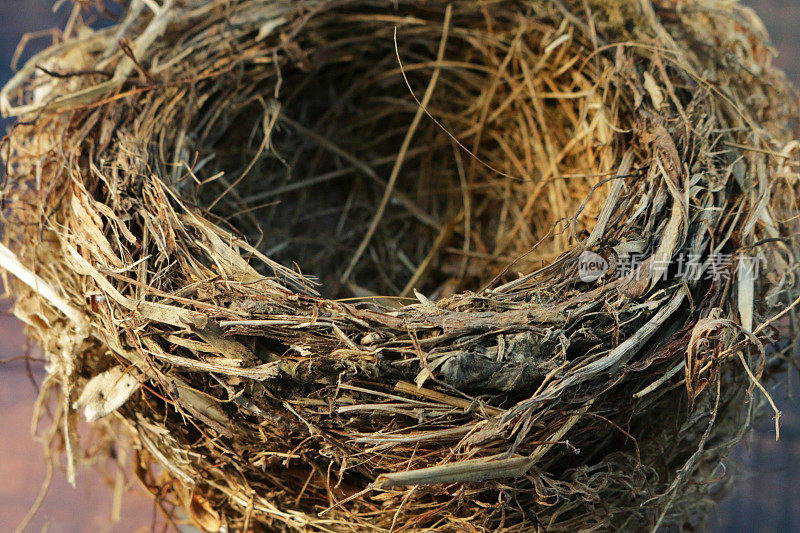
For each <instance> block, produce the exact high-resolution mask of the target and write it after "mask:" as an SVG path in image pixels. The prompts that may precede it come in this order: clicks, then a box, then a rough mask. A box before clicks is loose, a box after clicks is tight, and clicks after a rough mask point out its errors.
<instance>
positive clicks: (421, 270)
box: [196, 25, 614, 299]
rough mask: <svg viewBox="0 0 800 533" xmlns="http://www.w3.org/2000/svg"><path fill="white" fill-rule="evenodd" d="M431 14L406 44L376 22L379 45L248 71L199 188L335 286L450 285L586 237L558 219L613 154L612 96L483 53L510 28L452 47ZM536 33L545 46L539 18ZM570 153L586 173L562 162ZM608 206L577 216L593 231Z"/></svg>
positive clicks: (200, 195) (488, 277)
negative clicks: (583, 91) (607, 101)
mask: <svg viewBox="0 0 800 533" xmlns="http://www.w3.org/2000/svg"><path fill="white" fill-rule="evenodd" d="M426 31H429V32H430V34H426V33H425V32H421V33H420V35H417V36H415V37H414V38H410V39H408V40H407V41H408V42H406V43H404V44H403V45H402V48H401V49H400V50H399V51H398V53H397V54H396V53H395V48H394V41H393V40H392V37H391V35H390V34H389V33H388V32H384V33H385V35H383V36H381V37H380V38H378V37H377V36H375V35H372V36H371V38H368V39H366V40H365V43H367V44H368V45H369V46H368V48H367V49H364V48H361V45H362V44H364V43H361V44H358V43H355V44H353V43H349V42H348V44H347V45H346V46H341V47H339V48H337V46H335V45H329V46H328V47H327V48H326V47H322V51H318V52H317V54H316V56H318V57H322V58H323V59H318V61H319V63H320V64H319V65H314V66H313V68H310V67H309V66H307V65H302V64H295V63H294V62H289V63H288V64H287V66H285V67H282V69H281V72H280V77H279V81H276V80H275V79H274V78H273V77H267V78H266V81H261V82H259V83H253V84H252V85H251V86H247V85H246V84H240V86H245V87H247V88H245V89H242V90H240V91H238V92H237V94H235V95H233V96H231V97H230V99H229V101H226V102H225V103H223V104H218V103H214V104H211V107H210V108H209V110H208V113H209V114H213V115H214V116H215V117H216V122H215V123H214V126H213V128H212V127H209V125H206V127H205V131H206V132H207V133H206V134H205V135H204V136H203V138H202V139H201V141H200V142H199V143H198V152H199V157H198V159H199V160H203V159H204V158H208V161H209V162H208V164H207V165H206V167H205V169H204V170H203V172H202V173H200V174H199V177H200V179H201V181H203V180H206V181H207V183H205V184H204V185H202V186H200V187H199V188H198V190H197V192H196V196H197V199H196V202H197V204H199V205H200V206H204V207H206V208H208V209H209V210H210V212H211V213H212V214H213V215H214V216H215V217H217V220H218V221H220V223H221V224H222V225H223V227H226V226H227V227H228V228H232V229H233V230H234V231H235V232H236V233H238V234H240V235H242V236H243V237H244V238H245V239H246V240H247V241H248V242H250V243H252V244H254V245H256V246H257V248H258V249H259V251H261V252H262V253H264V254H265V255H266V256H268V257H270V258H271V259H273V260H275V261H277V262H279V263H281V264H283V265H285V266H287V267H289V268H292V269H294V270H296V271H299V272H302V273H303V274H304V275H306V276H310V277H312V278H316V279H317V280H318V281H319V282H320V284H321V292H322V294H324V295H325V296H326V297H331V298H342V297H378V296H380V297H396V296H403V297H409V296H410V297H413V290H414V289H417V290H419V291H420V292H422V293H423V294H425V295H426V296H428V297H429V298H432V299H437V298H444V297H447V296H450V295H452V294H455V293H457V292H461V291H464V290H475V291H477V290H480V289H481V288H483V287H484V286H485V285H486V284H487V283H489V282H491V281H492V280H495V279H496V278H498V277H499V278H501V279H504V280H509V279H513V278H514V277H516V275H518V274H519V273H523V272H525V273H526V272H530V271H532V270H535V269H536V268H538V267H541V266H543V265H544V264H546V263H547V262H548V261H550V260H552V259H554V258H555V257H557V256H558V255H559V254H560V253H561V252H563V251H564V250H566V249H567V247H568V246H569V245H570V244H571V241H570V237H569V236H568V235H567V234H568V233H569V232H568V231H567V228H566V225H565V224H561V225H559V224H557V222H559V221H562V222H563V221H564V220H565V219H566V218H569V217H572V216H573V215H574V214H575V212H576V209H577V208H578V206H579V205H580V203H581V202H582V201H583V200H584V199H585V198H586V195H587V194H588V192H589V191H590V190H591V187H592V186H593V185H594V184H596V183H597V181H599V178H598V177H597V176H598V175H602V173H603V172H607V171H608V168H606V167H607V166H608V162H610V161H613V160H614V158H613V157H606V155H604V154H600V153H599V152H601V151H602V150H604V149H605V148H603V147H606V148H611V147H612V144H613V143H611V142H610V141H609V140H608V139H603V140H602V144H601V145H600V146H601V147H600V148H597V146H595V145H597V144H598V139H597V138H596V137H599V136H600V135H599V134H598V131H599V129H601V127H602V121H601V120H598V117H597V116H594V117H593V116H592V113H595V114H597V113H603V112H604V111H603V109H604V108H603V106H599V107H598V104H597V102H594V101H589V98H588V97H586V98H584V97H583V96H581V97H580V98H570V99H568V100H567V101H565V102H561V101H558V100H557V99H553V98H552V97H548V96H546V95H547V94H551V93H552V90H553V89H554V88H555V89H557V88H558V83H560V82H561V81H564V82H565V83H566V85H567V86H569V87H572V88H573V89H574V86H575V81H574V80H559V79H557V78H556V79H554V80H549V81H547V83H548V84H549V85H547V86H545V85H544V83H545V82H542V81H540V80H538V79H537V80H532V79H531V77H532V76H533V75H532V74H531V72H530V71H528V70H526V69H527V67H525V66H520V65H521V63H520V64H517V65H511V66H508V67H505V68H506V70H507V72H504V73H503V74H502V76H498V75H496V73H494V72H492V71H491V70H483V71H481V70H477V69H474V68H471V67H469V65H470V64H472V63H474V64H487V63H486V61H487V59H486V58H485V57H483V56H486V55H490V56H492V58H493V61H494V59H497V57H503V55H505V54H508V53H510V52H509V50H508V49H506V48H504V46H505V44H504V43H503V41H501V40H497V39H492V40H488V37H487V42H486V43H482V42H481V41H480V38H481V36H480V35H478V36H472V37H471V38H472V39H473V40H474V41H475V42H479V43H481V45H480V46H476V47H475V48H474V49H472V48H470V47H469V46H462V51H461V52H460V54H461V57H457V58H453V57H448V58H447V60H446V61H443V62H442V61H437V46H438V43H439V39H440V37H441V35H440V34H441V26H436V25H434V26H431V28H430V29H429V30H426ZM373 32H374V29H373ZM354 34H355V35H358V34H359V32H357V31H355V30H351V32H350V33H349V34H348V35H354ZM529 37H530V39H531V43H530V46H531V47H532V48H534V49H535V48H537V47H538V46H540V45H541V43H540V42H539V41H538V39H539V36H537V34H536V32H531V34H530V36H529ZM453 48H454V49H456V48H458V46H456V45H453ZM464 50H465V51H464ZM528 53H530V52H528ZM398 55H399V56H401V57H402V61H403V62H404V64H401V63H400V61H399V60H398ZM520 61H522V59H521V60H520ZM525 61H530V58H525ZM301 63H302V62H301ZM494 63H497V61H494ZM437 64H439V65H444V66H442V67H440V68H439V69H438V73H435V71H436V65H437ZM464 65H467V66H464ZM248 75H250V74H249V73H245V74H244V75H243V76H248ZM554 76H560V74H558V73H556V74H554ZM587 76H589V74H587ZM434 78H437V82H436V85H435V87H434V88H433V89H431V90H432V93H431V95H432V96H431V99H430V101H429V102H428V104H427V105H426V106H425V107H424V113H423V108H422V106H421V104H420V101H421V100H423V99H424V96H423V94H424V93H425V91H426V89H428V88H429V84H431V83H432V79H434ZM256 79H258V77H257V76H256ZM276 83H277V88H276V87H275V85H274V84H276ZM534 84H541V95H543V96H536V95H538V94H540V93H539V91H540V87H539V85H534ZM548 88H549V89H548ZM544 89H548V90H549V91H550V92H545V90H544ZM412 91H413V94H412ZM276 94H277V95H278V97H277V98H275V95H276ZM531 94H533V95H534V97H535V98H541V100H540V101H536V102H532V101H531V100H532V99H533V98H532V97H531ZM579 96H580V95H579ZM215 106H216V108H214V107H215ZM613 108H614V105H613V104H612V105H610V106H609V107H608V109H606V110H605V112H606V113H608V112H609V111H611V112H613ZM598 109H599V111H598ZM415 115H420V116H419V117H417V118H418V119H419V121H418V126H417V127H413V126H412V124H413V123H414V121H415ZM534 115H535V116H534ZM600 118H603V117H600ZM598 124H600V125H599V126H598ZM587 131H588V132H589V133H588V135H587V134H586V132H587ZM578 133H579V137H578V138H577V139H576V134H578ZM603 135H604V136H606V137H609V134H608V133H604V134H603ZM407 138H410V141H408V140H407ZM583 138H585V140H583ZM576 141H578V142H576ZM404 143H407V145H406V149H403V148H402V147H403V146H404ZM613 151H614V148H611V150H609V152H613ZM563 169H569V170H570V171H573V172H574V173H575V174H577V175H586V176H589V177H588V178H581V179H564V178H563V176H559V175H558V174H559V172H560V171H562V170H563ZM395 174H396V182H394V183H393V186H392V187H391V191H392V192H391V194H390V195H389V197H388V202H387V203H386V205H385V208H383V209H381V203H382V198H383V196H384V194H386V191H387V188H389V183H391V182H392V176H393V175H395ZM602 197H603V194H602V192H599V193H597V194H595V195H594V198H593V202H596V203H597V204H599V203H600V202H601V201H602ZM593 212H596V209H595V210H594V211H593V206H591V205H590V206H588V208H586V209H585V212H584V214H583V215H582V217H583V218H581V219H580V220H579V221H578V222H579V226H582V227H583V228H584V231H585V227H586V220H591V218H592V216H593ZM373 226H374V227H373ZM371 228H372V229H371ZM579 229H580V228H579ZM542 241H547V242H545V243H544V245H542V246H537V245H538V244H541V243H542ZM534 248H536V250H535V253H531V251H532V250H534ZM509 267H511V268H509Z"/></svg>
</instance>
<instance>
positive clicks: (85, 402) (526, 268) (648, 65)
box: [0, 0, 800, 531]
mask: <svg viewBox="0 0 800 533" xmlns="http://www.w3.org/2000/svg"><path fill="white" fill-rule="evenodd" d="M87 9H88V8H86V6H85V3H83V2H81V3H76V4H75V6H74V11H73V16H72V17H71V18H70V23H69V26H68V27H67V29H66V30H65V31H64V33H63V38H62V39H60V40H59V42H58V43H57V44H55V45H53V46H51V47H49V48H47V49H46V50H44V51H43V52H40V53H39V54H37V55H36V56H35V57H34V58H33V59H32V60H31V61H30V62H29V63H28V64H27V65H26V66H25V67H23V68H22V69H21V70H20V71H19V72H18V74H17V75H16V76H15V77H14V78H13V79H12V80H11V82H10V83H9V84H8V85H7V86H6V87H5V89H4V90H3V91H2V93H0V105H2V110H3V111H4V113H5V114H7V115H12V116H17V117H19V122H18V124H17V125H16V126H15V127H14V129H13V130H12V131H11V132H10V135H9V136H8V137H7V138H6V139H5V141H4V146H3V149H2V154H3V162H4V166H5V172H6V180H5V186H4V200H5V204H4V211H3V213H4V216H5V241H6V243H7V248H3V249H2V250H0V252H2V253H0V256H1V257H0V259H1V260H2V264H3V266H4V267H5V268H6V269H7V270H8V271H10V272H11V273H13V274H15V276H16V278H17V281H12V287H13V291H14V293H15V299H16V301H15V307H14V309H15V313H16V314H17V316H19V317H20V318H21V319H22V320H23V321H24V322H25V323H26V324H27V325H28V332H29V334H30V335H31V336H32V337H33V338H35V339H36V340H37V341H38V343H39V344H40V345H41V347H42V349H43V351H44V352H45V354H46V356H47V360H48V378H47V380H46V382H45V384H44V385H43V387H42V393H41V398H40V403H41V404H42V405H43V406H44V405H49V406H50V414H51V417H52V419H53V423H52V424H53V426H52V427H53V428H54V429H53V431H52V432H51V433H50V434H49V435H50V436H51V439H50V441H49V447H50V448H51V449H52V450H54V451H63V452H64V456H65V458H66V459H65V460H66V467H67V471H68V474H69V475H70V476H73V475H74V469H75V464H76V462H77V461H78V460H79V459H81V457H84V458H85V457H86V456H87V455H89V456H94V457H95V458H97V457H104V456H112V457H121V456H123V455H124V454H123V448H127V449H131V450H133V451H134V452H135V469H134V470H135V475H136V476H137V477H138V478H139V479H140V480H141V481H142V482H143V483H144V484H145V486H146V487H147V488H148V489H149V490H150V491H151V492H152V493H153V494H154V496H155V497H156V498H158V499H159V501H160V505H161V506H162V508H163V509H164V510H165V511H166V512H167V514H168V515H169V516H174V517H180V516H185V517H188V518H189V519H191V520H192V521H193V522H194V523H195V524H196V525H197V526H198V527H201V528H202V529H204V530H207V531H218V530H223V529H225V528H226V529H227V530H251V529H259V528H261V529H265V530H299V529H303V530H321V531H333V530H345V531H351V530H364V531H389V530H392V529H394V530H401V529H405V530H442V531H477V530H482V531H498V530H502V531H534V530H537V528H540V529H538V530H547V531H575V530H578V529H582V530H583V529H587V530H588V529H614V528H627V529H635V528H639V527H645V526H655V525H656V524H678V525H679V524H683V523H684V522H685V521H687V520H689V521H691V520H694V519H695V518H696V517H697V516H699V515H702V513H703V511H704V510H705V509H706V508H707V506H708V504H709V502H711V500H713V497H714V494H715V491H717V490H718V488H719V486H720V483H719V481H720V478H721V477H722V476H721V475H720V473H721V470H720V468H721V460H722V458H723V457H724V455H725V452H726V451H727V450H728V449H729V447H730V446H731V445H732V444H734V443H736V442H737V441H738V440H739V439H740V438H741V436H742V434H743V432H744V430H745V429H746V428H747V426H748V424H749V421H750V418H751V416H750V415H751V414H752V411H753V406H754V405H755V403H758V402H750V403H746V402H745V400H746V397H747V396H748V395H749V394H751V392H752V391H753V389H754V388H756V387H758V388H762V386H761V380H762V377H763V376H764V375H765V372H767V371H768V370H769V369H770V368H772V367H773V366H774V368H778V369H779V368H780V360H781V359H782V355H781V352H774V353H773V354H772V355H767V352H765V349H764V345H765V344H767V343H769V342H772V341H774V340H775V338H776V333H775V332H776V330H775V327H774V326H775V325H776V324H778V323H779V320H778V319H780V318H781V317H784V316H791V315H792V313H790V312H789V311H790V309H791V308H792V307H793V305H794V303H796V301H795V298H796V297H797V295H798V292H799V291H798V281H797V275H798V259H799V254H800V231H799V230H798V221H799V220H800V219H799V218H798V216H797V215H798V197H797V195H798V193H800V181H798V160H797V153H798V148H800V145H798V144H797V143H796V142H794V140H793V139H794V138H795V137H796V130H795V127H796V124H797V122H796V119H797V117H798V99H797V97H796V95H795V92H794V90H793V89H792V88H791V87H790V86H789V84H788V83H787V81H786V80H785V77H784V75H783V74H782V73H781V72H779V71H777V70H776V69H774V68H773V67H772V66H771V64H770V61H771V59H772V55H773V54H772V50H771V49H770V48H769V47H768V46H767V45H766V44H765V40H766V36H765V33H764V30H763V27H762V25H761V23H760V21H759V20H758V19H757V18H756V17H755V16H754V15H753V13H752V12H751V11H749V10H747V9H746V8H743V7H740V6H738V5H736V4H735V3H730V2H728V3H724V4H720V3H718V2H714V1H711V0H689V1H685V2H677V1H673V0H659V1H654V2H652V3H651V2H650V1H639V0H635V1H634V0H625V1H610V0H584V1H577V0H575V1H567V0H563V1H560V0H549V1H544V0H542V1H537V2H515V1H505V0H501V1H495V2H484V3H476V2H468V1H453V2H444V1H439V0H432V1H426V2H422V1H414V0H398V1H391V2H390V1H388V0H387V1H377V0H375V1H370V0H361V1H355V0H343V1H339V2H323V1H316V0H310V1H305V2H289V1H283V0H203V1H198V2H183V1H179V0H162V2H161V3H160V4H159V3H157V2H151V1H137V0H133V1H131V2H130V3H129V4H128V5H126V9H125V11H124V13H123V14H122V15H120V16H119V17H118V19H117V20H115V21H114V23H113V24H111V25H102V24H97V23H95V22H93V20H92V16H93V13H94V12H90V11H88V10H87ZM101 13H102V10H101ZM107 15H108V14H107ZM108 16H113V15H108ZM792 324H794V321H792ZM773 363H775V364H774V365H773ZM767 373H768V372H767ZM762 390H763V389H762ZM764 392H765V391H764ZM758 397H760V398H767V399H769V397H768V396H764V395H759V396H758ZM769 401H770V402H771V400H769ZM79 410H83V411H84V413H85V415H86V417H87V418H88V419H89V420H92V421H94V420H100V419H102V421H101V422H97V425H96V426H95V428H96V430H95V432H94V433H92V434H93V435H95V440H96V442H95V444H94V445H92V444H89V445H86V446H88V449H87V451H86V452H85V453H83V454H81V453H80V450H79V448H80V446H79V444H78V443H79V439H78V433H79V429H78V425H77V413H78V411H79ZM42 412H44V410H42ZM100 434H103V435H105V437H103V438H101V437H99V436H98V435H100ZM109 436H110V437H109ZM125 443H126V444H125ZM84 444H85V443H84ZM179 508H181V509H183V511H182V512H180V513H178V512H177V509H179ZM643 524H644V525H645V526H643Z"/></svg>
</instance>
